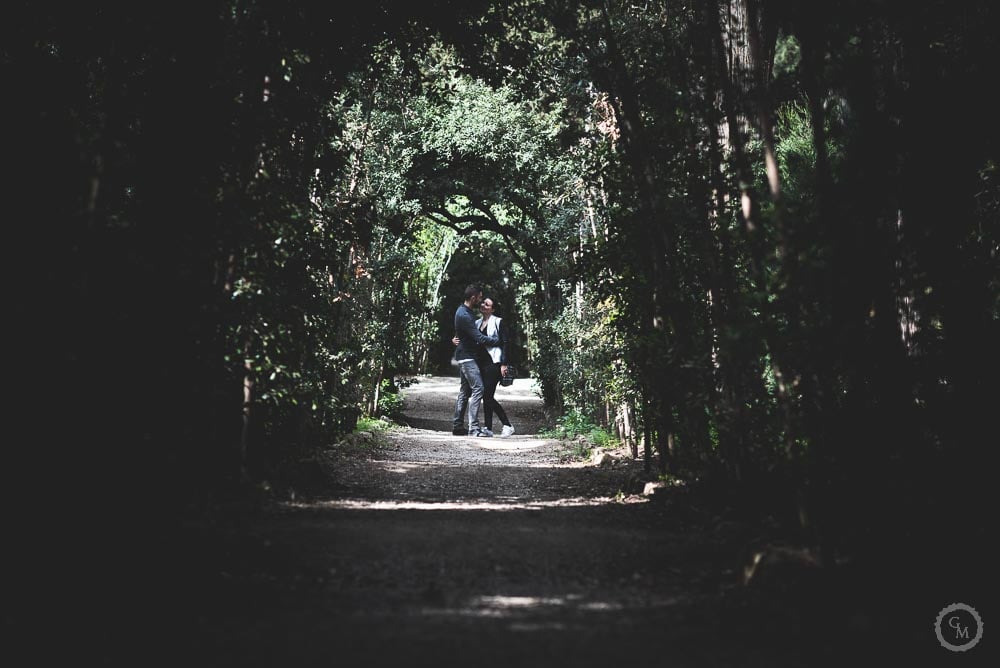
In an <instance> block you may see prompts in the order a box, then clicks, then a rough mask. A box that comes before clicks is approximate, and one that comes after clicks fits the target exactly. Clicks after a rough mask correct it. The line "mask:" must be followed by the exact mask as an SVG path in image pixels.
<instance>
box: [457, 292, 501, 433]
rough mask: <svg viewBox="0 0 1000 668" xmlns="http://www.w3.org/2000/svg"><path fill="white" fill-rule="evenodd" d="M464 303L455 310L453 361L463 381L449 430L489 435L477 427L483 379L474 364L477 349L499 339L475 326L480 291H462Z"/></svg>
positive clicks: (497, 341) (492, 343)
mask: <svg viewBox="0 0 1000 668" xmlns="http://www.w3.org/2000/svg"><path fill="white" fill-rule="evenodd" d="M463 296H464V298H465V301H464V302H463V303H462V304H461V305H460V306H459V307H458V309H457V310H456V311H455V336H457V337H458V349H457V350H455V361H456V362H458V373H459V376H460V377H461V379H462V382H461V385H460V387H459V390H458V399H457V400H456V402H455V415H454V416H453V418H452V430H451V433H453V434H454V435H455V436H466V435H468V436H492V434H491V433H490V432H488V431H486V430H484V429H482V428H480V426H479V405H480V404H481V403H482V401H483V391H484V389H485V388H484V385H483V377H482V374H480V372H479V365H478V364H476V353H477V352H478V351H479V347H480V346H483V345H486V346H496V345H498V344H499V343H500V339H499V338H497V337H496V336H486V335H485V334H483V333H482V332H480V331H479V329H478V328H477V327H476V314H475V313H473V311H472V309H474V308H476V307H477V306H479V303H480V302H481V301H482V300H483V290H482V288H480V287H479V286H478V285H470V286H469V287H467V288H465V293H464V295H463ZM466 401H468V402H469V429H468V431H466V429H465V424H464V419H465V402H466Z"/></svg>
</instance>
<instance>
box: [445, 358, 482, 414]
mask: <svg viewBox="0 0 1000 668" xmlns="http://www.w3.org/2000/svg"><path fill="white" fill-rule="evenodd" d="M458 373H459V375H460V376H461V377H462V385H461V387H459V390H458V400H457V401H456V402H455V415H454V417H453V418H452V427H453V428H454V429H456V430H458V429H463V428H464V427H465V425H464V422H465V420H464V418H465V402H466V401H468V402H469V431H476V430H478V429H479V405H480V404H481V403H482V401H483V390H484V389H485V388H484V387H483V377H482V375H481V374H480V373H479V365H477V364H476V361H475V360H462V361H461V362H459V363H458Z"/></svg>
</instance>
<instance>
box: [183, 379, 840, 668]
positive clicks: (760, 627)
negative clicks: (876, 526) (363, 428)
mask: <svg viewBox="0 0 1000 668" xmlns="http://www.w3.org/2000/svg"><path fill="white" fill-rule="evenodd" d="M456 388H457V379H451V378H425V379H422V380H421V381H420V383H418V384H416V385H414V386H412V387H410V388H409V389H408V390H407V392H406V404H405V410H404V414H405V416H406V419H407V421H408V422H409V423H410V424H411V425H412V426H411V427H408V428H405V429H402V430H400V431H398V432H394V433H392V434H391V435H390V437H389V439H390V440H389V442H388V443H387V444H385V445H384V446H382V447H379V448H376V449H374V450H370V451H365V450H364V449H361V448H356V449H354V451H353V454H344V453H342V454H341V455H339V456H338V459H337V460H336V461H335V462H334V463H335V466H334V467H333V469H332V480H331V481H330V484H329V486H328V488H327V489H326V491H325V492H324V493H322V494H319V495H316V496H315V497H313V498H310V499H308V500H299V501H296V502H288V503H283V504H280V505H279V506H278V507H276V508H274V509H273V510H271V511H270V512H268V513H266V514H265V516H264V517H263V518H262V519H260V520H257V521H254V522H253V523H251V524H250V525H244V526H240V527H238V528H232V529H229V530H227V531H226V532H218V531H217V532H216V533H214V534H213V536H214V537H213V540H214V541H215V542H214V543H213V544H214V545H215V547H214V549H212V550H209V551H207V552H206V553H205V554H202V555H200V556H199V559H200V560H201V561H202V562H204V563H205V565H206V567H205V568H203V569H201V571H202V572H203V573H204V576H203V577H204V579H203V581H202V582H201V583H199V587H198V589H199V591H200V592H201V593H200V594H199V599H200V600H199V603H198V605H197V611H198V612H197V620H196V621H197V626H198V635H199V637H200V638H201V640H202V642H203V646H202V647H201V648H200V649H199V650H198V656H201V657H206V658H207V657H210V658H209V659H208V662H209V664H210V665H217V666H222V665H226V666H230V665H231V666H332V665H337V666H345V665H346V666H425V665H426V666H476V667H481V666H505V667H514V666H629V665H636V666H639V665H642V666H771V667H773V666H786V665H787V666H793V665H823V664H824V659H830V658H831V657H833V656H834V655H835V651H834V650H835V649H836V647H837V646H838V643H839V642H840V640H842V638H840V639H838V638H837V634H836V633H833V634H831V633H830V629H829V627H828V625H827V623H826V622H827V621H829V620H818V621H817V620H810V619H808V618H802V617H801V616H800V612H799V611H798V610H795V609H794V606H793V607H789V601H794V600H797V599H796V598H795V597H794V596H791V595H790V596H784V597H781V596H779V597H777V598H775V599H773V600H772V602H771V603H769V604H768V605H762V604H761V603H760V601H759V600H757V599H754V598H753V597H751V596H749V595H748V594H746V593H745V591H744V590H745V588H743V587H742V584H741V575H742V573H741V567H742V563H743V562H742V560H743V559H744V558H745V555H744V554H742V553H741V550H742V549H745V546H746V545H747V544H749V543H751V542H752V541H753V540H754V539H755V536H756V535H755V533H754V531H755V530H754V529H751V528H750V527H747V526H743V525H741V524H739V523H736V522H732V521H723V520H720V519H718V518H713V517H711V515H710V514H708V513H700V512H699V511H697V510H696V509H694V508H691V507H688V506H684V507H682V506H680V505H678V504H676V503H673V502H672V501H671V499H670V498H669V497H667V498H666V499H664V498H662V497H661V498H656V497H654V498H652V499H650V498H648V497H644V496H642V495H641V494H634V493H632V492H634V491H636V488H637V486H639V487H638V488H639V489H641V482H642V480H641V475H640V473H641V462H629V461H628V460H627V459H624V460H621V461H617V462H615V463H614V465H605V466H593V465H590V464H589V463H582V462H579V461H568V460H567V459H566V457H565V453H564V452H563V451H562V449H561V447H560V444H559V443H558V442H555V441H552V440H546V439H542V438H539V437H537V436H536V435H535V433H536V432H537V431H538V427H539V425H540V424H541V418H542V412H541V403H540V401H539V400H538V399H537V397H536V396H535V395H534V393H533V391H532V387H531V385H530V382H529V381H527V380H519V381H518V383H517V384H516V385H515V387H513V388H505V389H504V390H502V391H501V394H500V395H498V397H499V399H500V401H501V403H502V404H504V405H505V407H506V408H507V409H508V412H509V413H510V415H511V418H512V420H513V421H514V424H515V426H516V427H517V429H518V432H517V433H516V434H515V435H514V436H513V437H511V438H509V439H500V438H493V439H481V438H480V439H476V438H469V437H455V436H452V435H451V433H450V429H451V425H450V414H451V406H452V401H453V399H454V394H455V391H456ZM359 453H360V454H359ZM765 618H767V619H765ZM789 624H791V625H789Z"/></svg>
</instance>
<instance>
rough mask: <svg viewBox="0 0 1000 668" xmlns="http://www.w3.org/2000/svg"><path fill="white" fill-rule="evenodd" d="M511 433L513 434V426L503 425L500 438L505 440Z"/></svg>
mask: <svg viewBox="0 0 1000 668" xmlns="http://www.w3.org/2000/svg"><path fill="white" fill-rule="evenodd" d="M513 433H514V426H513V425H509V424H505V425H504V426H503V430H502V431H501V432H500V438H507V437H508V436H510V435H511V434H513Z"/></svg>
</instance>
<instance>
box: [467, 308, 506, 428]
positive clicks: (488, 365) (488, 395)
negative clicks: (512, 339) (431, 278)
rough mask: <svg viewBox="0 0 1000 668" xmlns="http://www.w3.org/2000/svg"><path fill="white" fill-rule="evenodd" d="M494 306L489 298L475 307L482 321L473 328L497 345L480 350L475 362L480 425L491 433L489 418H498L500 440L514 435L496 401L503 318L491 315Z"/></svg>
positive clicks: (502, 371)
mask: <svg viewBox="0 0 1000 668" xmlns="http://www.w3.org/2000/svg"><path fill="white" fill-rule="evenodd" d="M493 309H494V304H493V300H492V299H491V298H490V297H486V298H485V299H483V301H482V302H480V304H479V313H480V314H482V317H481V318H479V320H477V321H476V327H478V328H479V331H480V332H482V333H483V334H484V335H486V336H496V337H497V338H499V339H500V343H499V344H498V345H495V346H487V347H485V348H483V349H482V352H481V354H480V355H479V356H478V357H477V359H476V361H477V362H478V363H479V372H480V374H481V375H482V377H483V385H484V386H485V388H484V391H483V408H484V411H483V424H484V425H485V427H486V430H487V431H488V432H489V433H490V434H492V433H493V414H494V413H495V414H496V416H497V417H498V418H500V422H501V424H503V430H502V431H501V432H500V436H501V437H502V438H507V437H508V436H510V435H511V434H513V433H514V426H513V425H512V424H511V423H510V420H508V419H507V413H506V411H504V409H503V407H502V406H501V405H500V402H498V401H497V400H496V396H495V395H496V391H497V384H498V383H499V382H500V377H501V376H503V375H504V374H506V373H507V362H508V359H507V330H506V327H505V326H504V325H503V318H498V317H497V316H495V315H493Z"/></svg>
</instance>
